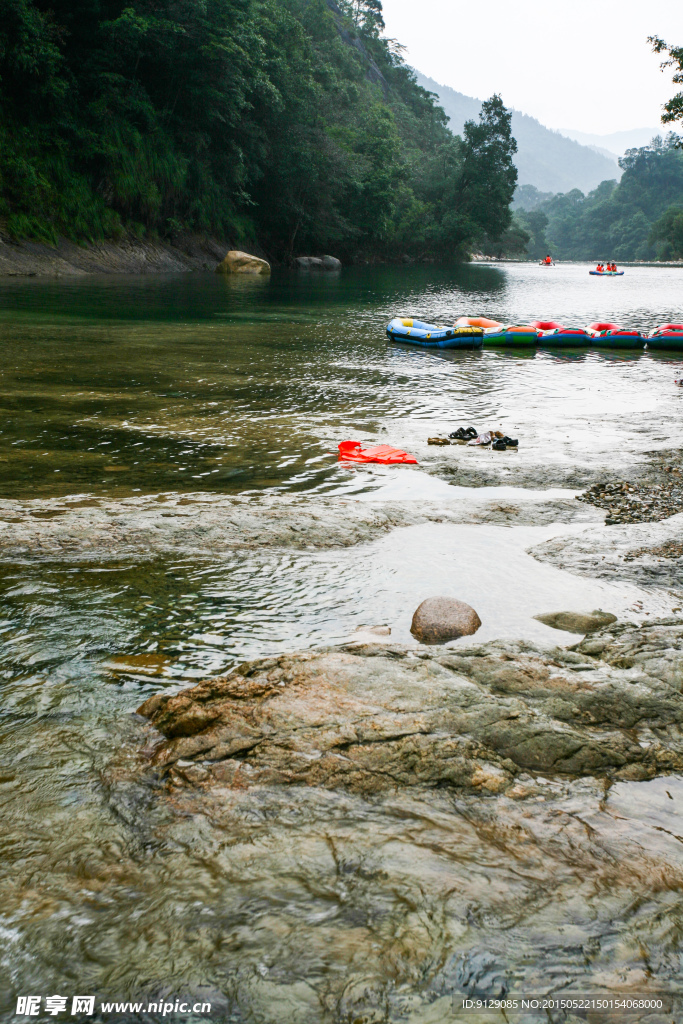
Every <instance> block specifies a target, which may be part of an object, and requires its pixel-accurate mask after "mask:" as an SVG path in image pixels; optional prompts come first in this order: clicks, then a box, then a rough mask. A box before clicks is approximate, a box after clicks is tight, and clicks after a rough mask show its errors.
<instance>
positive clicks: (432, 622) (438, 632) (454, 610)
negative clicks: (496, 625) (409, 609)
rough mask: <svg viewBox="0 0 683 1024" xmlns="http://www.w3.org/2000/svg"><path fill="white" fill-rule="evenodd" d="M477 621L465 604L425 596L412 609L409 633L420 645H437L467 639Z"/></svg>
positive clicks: (452, 599)
mask: <svg viewBox="0 0 683 1024" xmlns="http://www.w3.org/2000/svg"><path fill="white" fill-rule="evenodd" d="M480 626H481V619H480V618H479V616H478V615H477V613H476V612H475V610H474V608H472V607H471V606H470V605H469V604H466V603H465V602H464V601H458V600H457V599H456V598H454V597H428V598H427V600H426V601H423V602H422V604H421V605H420V606H419V607H418V608H417V609H416V611H415V614H414V615H413V621H412V624H411V627H410V632H411V633H412V634H413V636H414V637H415V638H416V639H417V640H419V641H420V642H421V643H423V644H440V643H446V642H447V641H448V640H455V639H457V638H458V637H461V636H471V635H472V634H473V633H476V632H477V630H478V629H479V627H480Z"/></svg>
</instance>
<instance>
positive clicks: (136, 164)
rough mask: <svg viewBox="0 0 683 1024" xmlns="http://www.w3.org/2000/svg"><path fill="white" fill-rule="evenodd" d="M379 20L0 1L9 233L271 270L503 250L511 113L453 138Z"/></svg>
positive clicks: (341, 12)
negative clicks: (178, 245)
mask: <svg viewBox="0 0 683 1024" xmlns="http://www.w3.org/2000/svg"><path fill="white" fill-rule="evenodd" d="M382 29H383V21H382V7H381V3H380V0H341V2H340V4H339V5H337V4H336V3H334V2H333V0H201V2H199V0H133V2H130V0H129V2H128V3H126V2H121V0H49V2H47V0H0V111H1V113H0V227H1V228H2V229H4V232H5V233H6V234H8V235H10V237H14V238H27V237H29V238H37V239H40V240H42V241H46V242H48V243H54V242H56V240H57V238H58V237H59V236H60V235H64V236H67V237H71V238H72V239H77V240H94V239H97V238H102V237H114V238H116V237H122V236H124V235H126V234H131V233H132V234H135V235H137V236H138V237H157V236H160V237H164V238H174V237H177V236H179V235H182V234H184V233H207V234H213V235H216V236H218V237H221V238H224V239H226V240H230V241H231V242H232V243H234V244H237V245H240V246H247V245H250V244H251V245H260V246H261V248H262V249H263V250H264V251H265V252H266V253H267V254H269V255H270V256H271V257H272V258H275V259H287V258H288V257H290V256H292V255H296V254H297V253H300V252H308V251H312V252H317V251H333V252H335V253H337V254H338V255H341V256H343V257H347V258H353V257H354V256H358V255H359V254H360V255H365V256H369V257H372V256H377V257H382V258H386V257H388V256H395V257H400V255H401V254H409V255H412V256H419V255H424V254H429V255H433V256H437V257H443V256H446V255H461V254H463V253H464V252H465V251H466V250H467V248H468V246H470V245H471V244H473V243H479V244H484V245H490V244H495V243H496V241H497V239H499V238H500V237H501V236H502V235H503V234H504V233H505V232H506V230H507V229H508V228H509V226H510V221H511V214H510V210H509V204H510V200H511V198H512V194H513V191H514V187H515V182H516V170H515V168H514V166H513V164H512V155H513V153H514V151H515V143H514V140H513V139H512V137H511V132H510V114H509V112H508V111H507V110H506V109H505V107H504V106H503V103H502V101H501V100H500V98H499V97H495V96H494V97H493V98H492V99H491V100H489V101H488V102H487V103H485V104H484V106H483V109H482V114H481V117H480V119H479V122H478V123H475V122H468V124H467V125H466V126H465V129H464V133H463V137H462V138H460V137H454V136H453V135H452V134H451V133H450V132H449V130H448V128H447V118H446V116H445V114H444V113H443V111H442V110H441V108H440V107H438V106H436V104H435V102H434V98H433V97H432V96H431V95H430V94H429V93H428V92H426V91H425V90H424V89H422V88H420V87H419V86H418V85H417V84H416V81H415V76H414V73H413V72H412V70H411V69H410V68H409V67H408V66H407V65H406V64H405V62H404V60H403V58H402V56H401V47H400V46H399V45H398V44H396V42H395V41H393V40H387V39H385V38H384V37H383V36H382V35H381V32H382Z"/></svg>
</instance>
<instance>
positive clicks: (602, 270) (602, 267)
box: [595, 260, 605, 274]
mask: <svg viewBox="0 0 683 1024" xmlns="http://www.w3.org/2000/svg"><path fill="white" fill-rule="evenodd" d="M595 269H596V270H597V272H598V274H604V273H605V265H604V263H603V262H602V260H601V261H600V263H598V265H597V267H596V268H595Z"/></svg>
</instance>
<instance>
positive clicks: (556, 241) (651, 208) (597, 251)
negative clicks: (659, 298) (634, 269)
mask: <svg viewBox="0 0 683 1024" xmlns="http://www.w3.org/2000/svg"><path fill="white" fill-rule="evenodd" d="M620 164H621V167H622V169H623V171H624V173H623V176H622V178H621V181H620V182H619V184H617V182H616V181H603V182H602V183H601V184H600V185H599V186H598V187H597V188H596V189H594V191H593V192H589V193H588V195H587V196H585V195H584V194H583V193H582V192H580V191H579V190H578V189H574V190H573V191H571V192H567V193H565V194H563V195H557V196H553V197H552V198H550V199H546V200H545V201H543V202H540V203H538V204H536V205H535V206H534V207H533V208H532V209H527V210H523V209H517V210H516V211H515V219H516V220H517V222H518V223H519V224H520V225H521V226H522V227H524V228H525V229H526V230H527V231H528V232H529V234H530V235H531V242H530V244H529V254H530V255H531V256H533V257H538V256H541V255H543V254H544V253H545V252H552V254H553V255H554V256H556V257H557V258H558V259H590V260H593V259H596V260H597V259H615V260H648V259H656V258H661V259H668V258H671V257H674V258H675V257H676V252H678V251H679V250H678V249H677V245H678V242H677V241H676V239H678V237H679V235H678V234H677V232H678V231H679V229H680V225H679V221H677V220H676V216H675V214H680V213H681V208H682V207H683V150H681V149H680V147H679V140H678V137H677V136H675V135H670V136H668V138H667V139H666V140H665V141H663V140H662V139H661V138H656V139H653V140H652V142H651V143H650V145H649V146H643V147H642V148H640V149H630V150H628V151H627V153H626V154H625V156H624V157H622V159H621V160H620ZM530 202H531V197H530V196H527V197H526V205H527V206H529V205H530ZM670 208H673V209H674V211H675V213H668V214H667V210H669V209H670Z"/></svg>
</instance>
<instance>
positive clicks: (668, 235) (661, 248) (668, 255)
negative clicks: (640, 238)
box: [648, 206, 683, 260]
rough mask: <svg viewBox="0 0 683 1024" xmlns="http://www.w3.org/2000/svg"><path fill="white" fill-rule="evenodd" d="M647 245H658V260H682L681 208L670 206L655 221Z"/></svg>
mask: <svg viewBox="0 0 683 1024" xmlns="http://www.w3.org/2000/svg"><path fill="white" fill-rule="evenodd" d="M648 243H649V244H650V245H657V243H659V245H658V252H657V255H658V257H659V258H660V259H664V260H667V259H683V207H681V206H670V207H669V209H668V210H666V211H665V212H664V213H663V214H662V216H661V217H660V218H659V219H658V220H656V221H655V223H654V224H653V225H652V229H651V230H650V235H649V238H648Z"/></svg>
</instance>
